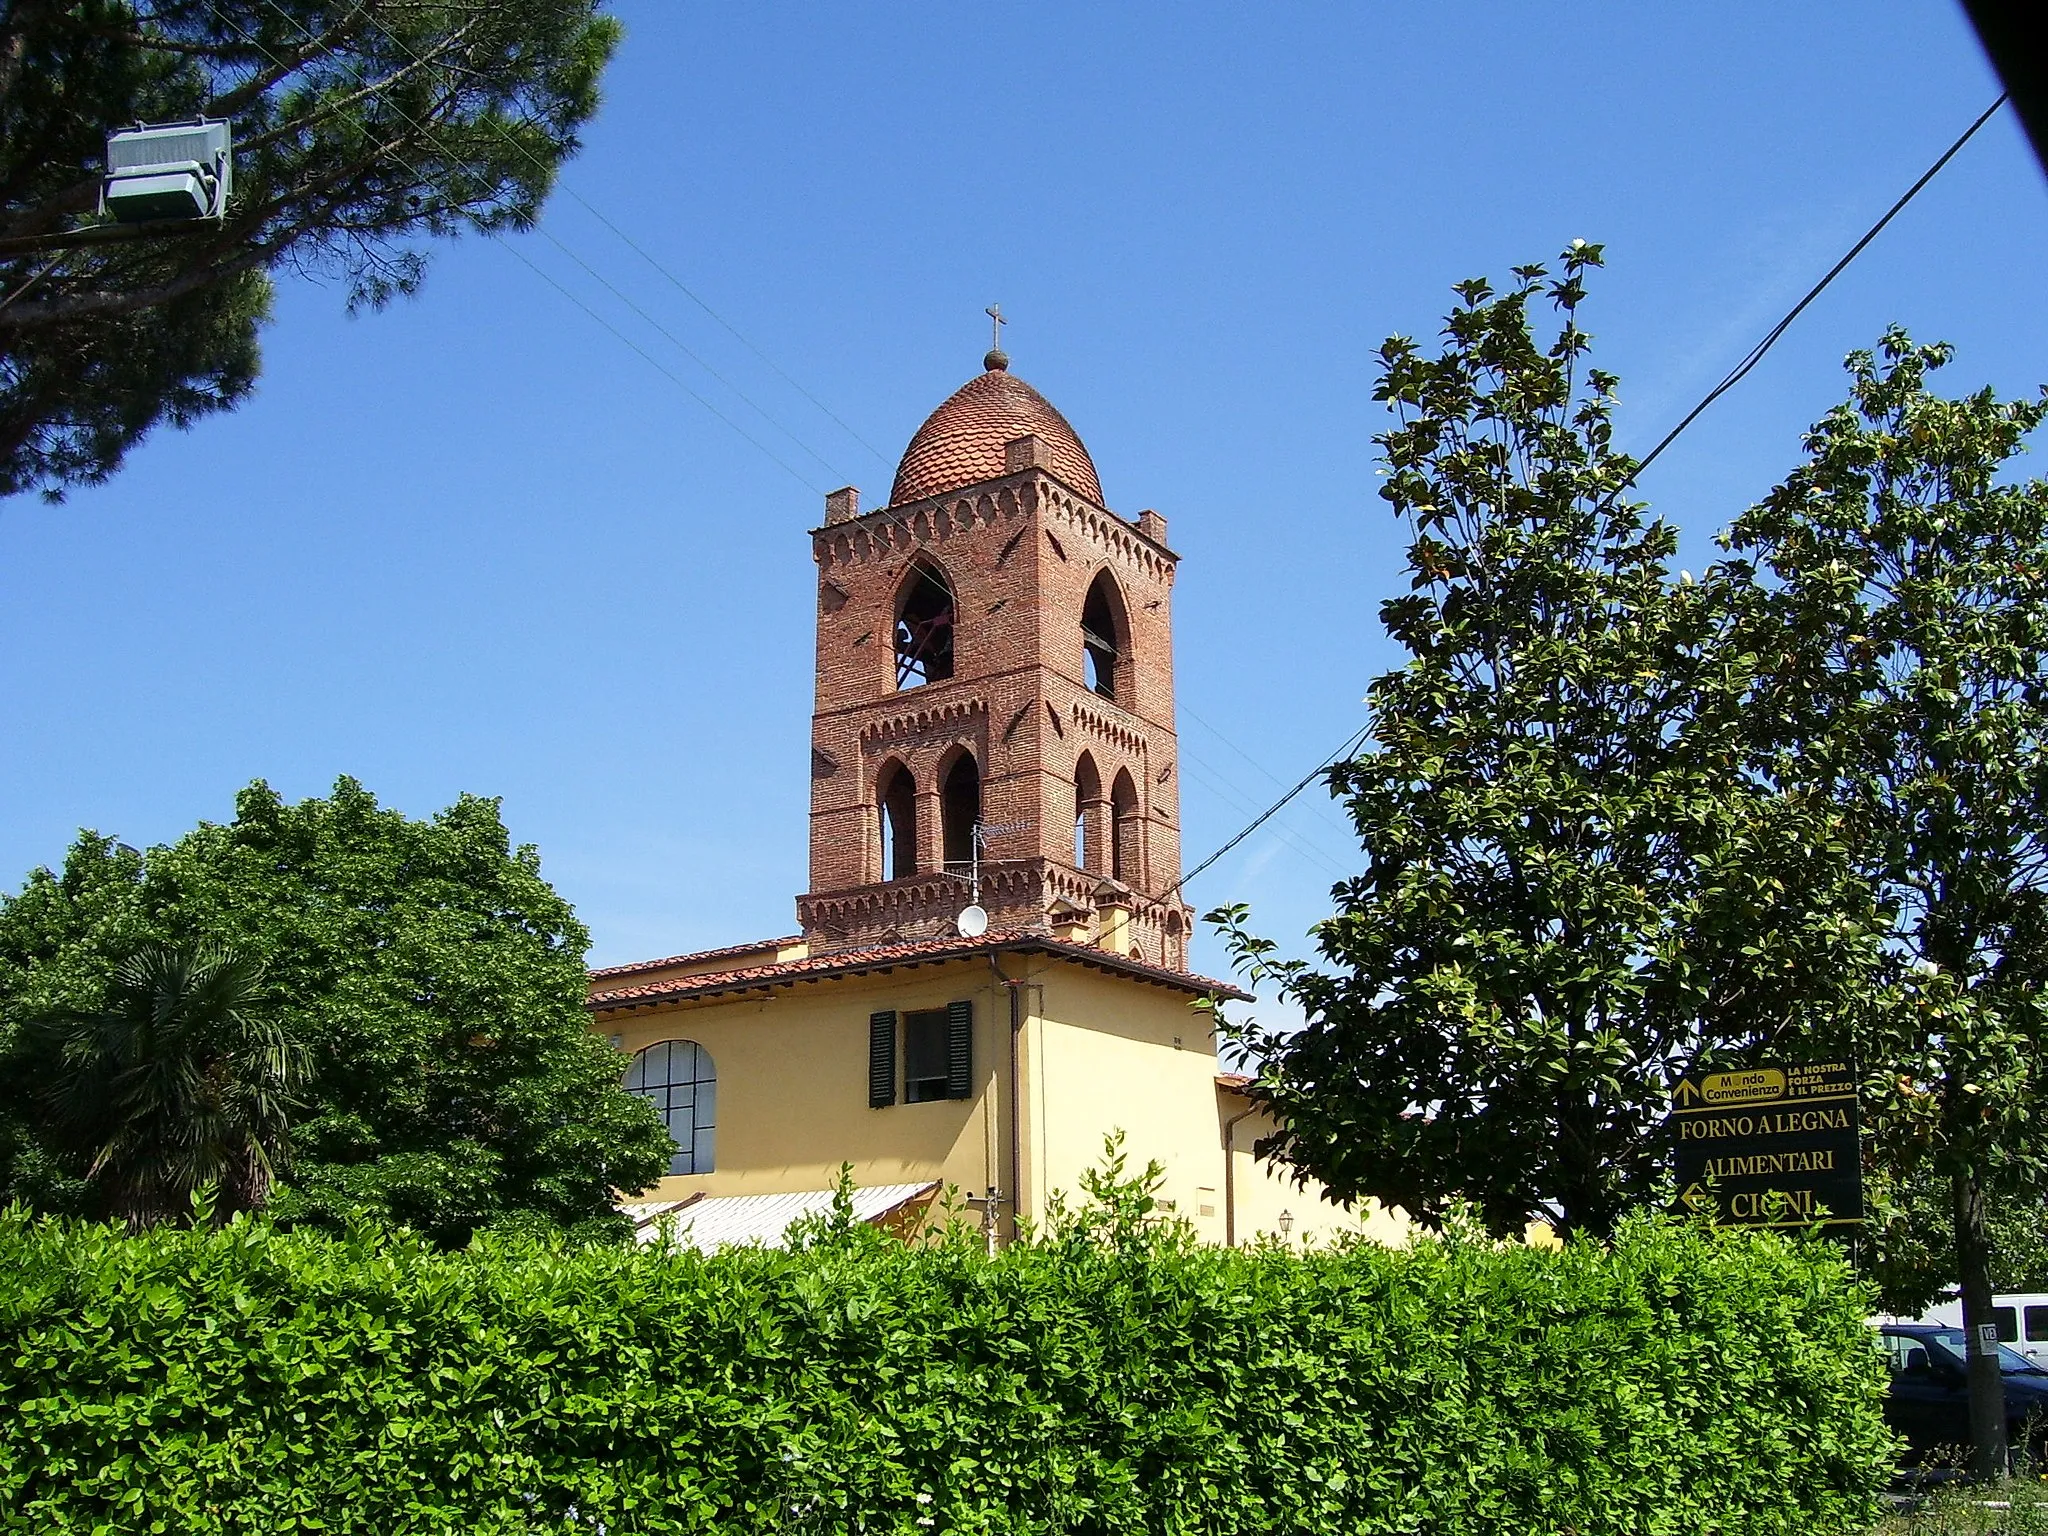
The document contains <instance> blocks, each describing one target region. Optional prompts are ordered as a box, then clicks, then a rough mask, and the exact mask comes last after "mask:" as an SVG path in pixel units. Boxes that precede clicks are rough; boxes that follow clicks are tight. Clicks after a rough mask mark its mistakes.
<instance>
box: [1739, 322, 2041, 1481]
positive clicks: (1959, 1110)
mask: <svg viewBox="0 0 2048 1536" xmlns="http://www.w3.org/2000/svg"><path fill="white" fill-rule="evenodd" d="M1948 360H1949V349H1948V348H1947V347H1945V346H1916V345H1914V344H1913V343H1912V341H1911V340H1910V339H1909V338H1908V337H1907V336H1906V335H1904V334H1903V333H1902V332H1899V331H1897V330H1893V331H1891V332H1889V333H1887V335H1886V336H1885V338H1884V341H1883V343H1882V345H1881V346H1880V348H1879V349H1878V350H1877V351H1876V352H1875V353H1871V352H1859V353H1856V354H1854V355H1853V356H1852V357H1851V358H1850V359H1849V371H1850V374H1851V378H1852V384H1851V389H1850V394H1849V399H1848V401H1847V402H1846V403H1845V404H1843V405H1841V406H1838V407H1837V408H1836V409H1835V410H1833V411H1831V412H1830V413H1829V414H1828V415H1827V417H1826V418H1825V419H1824V420H1822V421H1821V422H1820V424H1819V425H1818V426H1816V427H1815V428H1814V429H1813V430H1812V431H1811V432H1810V433H1809V434H1808V437H1807V453H1808V457H1807V462H1806V463H1805V464H1803V465H1801V466H1800V468H1799V469H1798V470H1797V471H1796V472H1795V473H1793V474H1792V475H1791V476H1790V477H1789V478H1788V479H1787V480H1786V481H1785V483H1784V484H1783V485H1781V486H1779V487H1778V488H1777V489H1776V490H1775V491H1773V492H1772V493H1771V494H1770V496H1768V497H1767V498H1766V499H1765V500H1764V501H1763V502H1762V503H1761V504H1760V505H1758V506H1756V507H1753V508H1752V509H1750V511H1749V512H1747V513H1746V514H1745V515H1744V516H1743V517H1742V518H1741V519H1740V520H1739V521H1738V522H1737V523H1736V524H1735V526H1734V528H1733V529H1732V530H1731V531H1730V533H1729V535H1728V539H1727V542H1728V544H1729V546H1730V547H1731V549H1732V550H1733V551H1734V552H1735V553H1736V555H1737V556H1738V557H1739V558H1738V560H1737V561H1736V562H1735V564H1734V565H1733V566H1732V567H1731V570H1730V573H1729V574H1730V579H1731V581H1735V582H1739V583H1741V584H1742V586H1743V590H1744V597H1745V608H1746V611H1745V614H1744V616H1743V621H1742V624H1743V630H1744V634H1745V637H1746V643H1747V644H1748V645H1749V646H1750V647H1751V648H1752V649H1753V651H1754V652H1755V654H1756V655H1757V656H1758V658H1759V660H1760V662H1761V667H1760V670H1759V672H1758V675H1757V681H1756V685H1755V706H1756V707H1755V709H1754V711H1753V714H1752V718H1753V720H1755V721H1758V722H1762V723H1764V724H1766V725H1767V726H1768V727H1769V728H1770V731H1769V736H1768V739H1766V740H1765V741H1764V742H1763V744H1762V745H1763V747H1764V749H1765V750H1766V751H1767V752H1768V753H1769V754H1770V757H1769V772H1770V773H1771V775H1772V777H1773V778H1774V779H1775V780H1776V781H1777V782H1779V783H1780V784H1782V785H1783V786H1784V787H1785V790H1786V792H1787V793H1788V794H1789V795H1799V796H1804V797H1807V798H1809V799H1811V800H1814V801H1818V802H1824V803H1826V804H1828V805H1829V806H1831V807H1832V808H1833V809H1834V811H1835V812H1836V813H1837V814H1839V815H1840V816H1842V817H1843V818H1844V819H1845V821H1846V822H1847V823H1848V824H1849V825H1850V826H1851V827H1852V828H1853V830H1854V843H1855V848H1856V854H1857V859H1858V865H1859V870H1860V873H1861V875H1862V877H1863V878H1864V880H1865V881H1866V882H1867V883H1868V885H1869V886H1870V888H1871V890H1872V891H1873V893H1874V894H1875V897H1876V899H1877V900H1878V901H1879V902H1880V904H1881V905H1882V908H1883V910H1884V913H1885V916H1886V919H1887V927H1886V930H1885V943H1886V950H1887V954H1888V959H1889V960H1890V962H1891V964H1890V974H1889V976H1888V978H1887V981H1886V985H1885V986H1884V987H1883V988H1882V989H1881V990H1880V991H1879V992H1878V994H1877V996H1878V998H1879V1000H1880V1001H1881V1003H1882V1006H1879V1007H1873V1008H1869V1009H1862V1010H1857V1011H1855V1012H1854V1013H1853V1014H1849V1015H1845V1016H1844V1017H1845V1019H1846V1020H1847V1021H1848V1022H1849V1023H1850V1024H1852V1025H1853V1026H1854V1027H1853V1028H1851V1029H1850V1030H1848V1031H1847V1032H1845V1034H1844V1035H1843V1036H1842V1037H1841V1039H1842V1043H1843V1045H1844V1046H1845V1047H1846V1048H1847V1049H1848V1050H1849V1051H1851V1052H1853V1054H1854V1055H1855V1056H1856V1057H1857V1059H1859V1060H1860V1061H1861V1062H1862V1063H1863V1064H1864V1066H1865V1067H1866V1068H1867V1073H1866V1079H1865V1082H1864V1091H1863V1103H1864V1114H1865V1119H1866V1124H1867V1125H1868V1127H1869V1129H1870V1131H1871V1132H1872V1137H1873V1148H1872V1151H1873V1155H1874V1157H1875V1160H1876V1161H1877V1163H1878V1164H1879V1165H1880V1167H1881V1168H1882V1169H1884V1170H1885V1171H1886V1173H1887V1174H1888V1176H1889V1177H1890V1178H1891V1179H1892V1180H1894V1181H1895V1182H1897V1183H1898V1184H1899V1185H1900V1186H1902V1187H1905V1188H1913V1187H1916V1186H1917V1187H1922V1188H1924V1187H1925V1186H1926V1185H1927V1184H1929V1183H1932V1184H1935V1185H1937V1186H1939V1187H1942V1188H1943V1189H1944V1192H1945V1193H1946V1195H1947V1199H1948V1205H1949V1210H1948V1211H1947V1213H1946V1216H1947V1220H1946V1221H1945V1222H1943V1223H1941V1224H1940V1226H1941V1227H1945V1228H1946V1235H1947V1236H1948V1237H1949V1239H1950V1240H1951V1241H1952V1244H1953V1248H1952V1251H1951V1252H1950V1253H1948V1254H1946V1255H1943V1256H1942V1257H1944V1258H1945V1259H1946V1261H1947V1262H1946V1264H1945V1265H1944V1266H1943V1268H1944V1269H1945V1272H1946V1276H1947V1277H1948V1278H1949V1280H1950V1283H1952V1284H1953V1283H1955V1282H1957V1281H1959V1282H1960V1284H1961V1288H1962V1300H1963V1315H1964V1320H1965V1323H1966V1325H1967V1326H1968V1327H1969V1329H1970V1330H1971V1340H1972V1349H1971V1361H1970V1377H1971V1411H1972V1415H1971V1416H1972V1429H1973V1434H1974V1439H1975V1442H1976V1449H1977V1455H1978V1470H1979V1471H1980V1472H1982V1473H1993V1472H1996V1471H1997V1470H1999V1469H2002V1467H2003V1465H2004V1458H2003V1453H2002V1442H2003V1440H2004V1436H2005V1414H2004V1407H2003V1394H2002V1390H2001V1387H2000V1383H1999V1368H1998V1362H1997V1358H1996V1355H1995V1352H1993V1351H1990V1350H1986V1349H1980V1348H1978V1346H1977V1342H1976V1341H1977V1339H1978V1337H1979V1336H1978V1334H1977V1332H1976V1330H1977V1329H1978V1328H1980V1327H1983V1326H1985V1325H1988V1324H1990V1322H1991V1321H1992V1315H1991V1301H1992V1280H1993V1276H1994V1273H1995V1272H1996V1271H1997V1270H1999V1269H2000V1268H2003V1267H2007V1265H2009V1262H2010V1261H2009V1259H2008V1260H2007V1262H2006V1264H2001V1261H2000V1256H1999V1255H1998V1254H1996V1253H1995V1252H1994V1251H1993V1248H1992V1237H1993V1233H1994V1231H1995V1230H1996V1224H1995V1223H1994V1220H1993V1212H1994V1211H1997V1210H2001V1209H2003V1210H2004V1211H2007V1212H2018V1213H2023V1214H2025V1215H2028V1216H2031V1217H2032V1218H2033V1220H2032V1221H2021V1222H2018V1223H2014V1222H2013V1221H2012V1220H2011V1219H2010V1217H2008V1219H2007V1222H2006V1225H2007V1226H2008V1227H2011V1226H2014V1225H2017V1226H2018V1228H2019V1230H2020V1231H2022V1232H2024V1231H2027V1230H2028V1229H2029V1227H2035V1226H2038V1212H2039V1209H2040V1205H2041V1200H2042V1191H2043V1189H2044V1187H2048V1120H2044V1118H2043V1116H2042V1110H2043V1108H2044V1093H2043V1088H2044V1071H2048V1057H2044V1051H2048V1002H2044V999H2043V996H2042V986H2043V983H2044V981H2048V668H2044V657H2048V485H2044V484H2043V483H2042V482H2041V481H2038V480H2035V481H2028V482H2025V483H2014V482H2011V481H2009V480H2005V479H2001V472H2002V471H2003V469H2004V468H2005V466H2006V465H2007V464H2008V462H2009V461H2010V460H2011V459H2012V458H2013V456H2014V455H2015V454H2017V453H2019V452H2020V451H2021V448H2022V445H2023V442H2024V439H2025V438H2026V436H2027V434H2028V433H2029V432H2031V431H2032V430H2033V428H2034V427H2035V426H2037V425H2038V424H2039V423H2040V421H2041V419H2042V417H2043V415H2044V414H2048V405H2043V404H2042V403H2039V402H2006V401H2000V400H1998V399H1996V398H1994V397H1993V395H1992V394H1991V392H1990V391H1988V390H1985V391H1980V392H1978V393H1976V394H1973V395H1970V396H1968V397H1967V398H1964V399H1960V400H1950V399H1943V398H1940V397H1939V396H1936V395H1934V394H1931V393H1930V392H1929V391H1928V389H1927V384H1926V381H1927V376H1928V375H1929V374H1930V373H1932V372H1933V371H1934V370H1936V369H1938V368H1940V367H1941V366H1943V365H1944V364H1945V363H1947V362H1948ZM1910 1241H1911V1239H1910V1237H1908V1239H1907V1242H1908V1243H1910Z"/></svg>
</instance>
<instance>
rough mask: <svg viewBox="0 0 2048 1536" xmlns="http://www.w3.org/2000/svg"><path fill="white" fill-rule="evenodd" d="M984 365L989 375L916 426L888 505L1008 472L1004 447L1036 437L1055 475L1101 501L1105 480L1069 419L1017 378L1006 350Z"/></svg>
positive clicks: (991, 356) (971, 382) (960, 390)
mask: <svg viewBox="0 0 2048 1536" xmlns="http://www.w3.org/2000/svg"><path fill="white" fill-rule="evenodd" d="M987 363H988V368H987V371H986V372H984V373H981V374H978V375H977V376H976V377H974V378H971V379H969V380H968V381H967V382H966V383H965V384H963V385H961V386H960V387H959V388H958V389H956V390H954V391H953V393H952V395H951V396H949V397H948V398H947V400H946V403H945V404H944V405H941V406H940V407H939V408H938V409H937V410H936V411H933V412H932V413H931V415H930V416H928V417H926V418H925V424H924V425H923V426H921V427H919V428H918V429H917V436H915V437H913V438H912V439H911V440H910V446H909V447H908V448H906V449H904V450H903V462H902V463H901V464H899V465H897V466H896V485H895V488H894V489H892V490H891V491H890V492H889V505H891V506H892V507H895V506H901V505H902V504H903V503H905V502H906V501H922V500H923V499H924V498H925V497H927V496H940V495H943V494H945V493H946V492H947V491H957V490H958V489H959V488H960V487H961V486H963V485H976V484H979V483H980V482H981V481H983V480H993V479H995V478H996V477H997V476H999V475H1003V474H1006V473H1007V472H1008V470H1007V468H1006V466H1005V464H1004V460H1003V445H1004V444H1006V443H1009V442H1013V441H1014V440H1016V439H1017V438H1020V437H1025V436H1035V437H1037V438H1038V439H1039V441H1041V442H1042V443H1044V444H1045V446H1046V450H1047V452H1048V453H1049V454H1050V455H1051V459H1052V463H1051V468H1052V471H1053V473H1054V474H1056V475H1058V476H1059V477H1060V478H1061V479H1062V480H1064V481H1066V482H1067V484H1069V485H1071V486H1072V487H1073V488H1074V489H1075V490H1077V491H1079V492H1080V493H1081V494H1082V495H1084V496H1086V497H1087V498H1088V499H1089V500H1090V501H1092V502H1094V503H1096V504H1097V505H1098V506H1100V505H1101V504H1102V483H1101V482H1100V481H1099V480H1097V479H1096V478H1095V461H1094V460H1093V459H1091V458H1089V457H1088V450H1087V449H1086V448H1084V447H1082V446H1081V439H1080V438H1079V437H1078V436H1076V435H1075V433H1074V429H1073V428H1072V427H1070V426H1069V425H1067V418H1066V417H1064V416H1062V415H1061V414H1060V413H1059V412H1058V411H1057V410H1056V409H1054V407H1053V403H1052V402H1051V401H1050V400H1048V399H1046V398H1045V396H1043V395H1041V394H1040V393H1039V392H1038V391H1037V390H1035V389H1033V388H1032V387H1031V386H1030V385H1029V384H1026V383H1025V382H1024V381H1023V380H1022V379H1020V378H1017V377H1016V376H1015V375H1013V374H1012V373H1011V372H1010V360H1009V359H1008V358H1007V357H1005V356H1003V354H1002V353H1000V352H991V353H989V355H988V358H987Z"/></svg>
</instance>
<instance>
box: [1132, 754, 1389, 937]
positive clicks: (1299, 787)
mask: <svg viewBox="0 0 2048 1536" xmlns="http://www.w3.org/2000/svg"><path fill="white" fill-rule="evenodd" d="M1371 733H1372V726H1371V725H1370V724H1367V725H1362V726H1360V727H1359V728H1358V729H1357V730H1355V731H1353V732H1352V733H1351V734H1350V735H1349V736H1346V737H1345V738H1344V745H1342V746H1341V747H1339V748H1338V749H1337V750H1336V751H1334V752H1332V753H1331V754H1330V755H1329V756H1328V757H1326V758H1324V759H1323V760H1322V761H1321V762H1320V763H1317V764H1316V765H1315V767H1313V768H1312V769H1310V770H1309V772H1308V774H1307V775H1306V776H1305V777H1304V778H1303V779H1302V781H1301V782H1300V783H1299V784H1296V785H1295V786H1294V788H1292V789H1290V790H1288V791H1287V793H1286V794H1284V795H1282V796H1281V797H1280V798H1279V799H1278V800H1275V801H1274V802H1273V803H1272V804H1271V805H1269V806H1267V807H1266V808H1265V810H1263V811H1261V812H1260V813H1259V814H1258V816H1257V817H1256V818H1255V819H1254V820H1253V821H1252V822H1251V824H1250V825H1249V826H1247V827H1246V828H1245V829H1244V830H1243V831H1242V832H1239V833H1238V834H1237V836H1235V837H1233V838H1231V839H1230V841H1229V842H1227V843H1225V844H1224V845H1223V846H1222V847H1221V848H1218V849H1217V850H1216V851H1215V852H1214V853H1212V854H1210V855H1209V857H1207V858H1206V859H1204V860H1202V862H1201V863H1199V864H1197V865H1196V866H1195V867H1194V868H1193V869H1191V870H1189V871H1188V872H1187V873H1186V874H1184V875H1182V876H1181V877H1180V878H1179V879H1178V880H1176V881H1174V882H1173V884H1171V885H1169V886H1168V887H1167V888H1166V889H1165V890H1163V891H1161V892H1160V893H1159V895H1158V896H1157V897H1156V898H1155V899H1156V900H1158V901H1162V902H1164V901H1166V900H1168V899H1169V898H1170V897H1172V896H1173V895H1174V894H1175V893H1176V892H1177V891H1179V890H1180V888H1181V887H1182V886H1184V885H1186V884H1187V883H1188V882H1189V881H1190V880H1192V879H1194V878H1195V876H1197V875H1199V874H1200V873H1201V872H1202V871H1203V870H1205V869H1207V868H1208V867H1209V866H1210V865H1211V864H1214V863H1215V862H1216V861H1217V860H1218V859H1220V858H1222V857H1223V855H1225V854H1226V853H1228V852H1230V850H1231V849H1233V848H1235V847H1236V846H1237V845H1238V844H1239V843H1241V842H1243V841H1244V840H1245V839H1246V838H1248V837H1250V836H1251V835H1252V834H1253V833H1254V832H1256V831H1258V830H1259V828H1260V827H1263V826H1264V825H1265V824H1266V823H1267V822H1269V821H1271V820H1272V819H1273V818H1274V817H1275V816H1277V815H1278V814H1279V813H1280V810H1281V808H1282V807H1283V806H1285V805H1286V804H1287V802H1288V801H1290V800H1292V799H1293V798H1294V797H1295V796H1296V795H1298V794H1300V793H1301V792H1302V791H1303V790H1304V789H1307V788H1308V787H1309V785H1311V784H1313V783H1315V781H1316V780H1317V779H1319V778H1321V777H1322V775H1323V773H1324V772H1325V771H1326V770H1327V769H1328V768H1329V767H1330V765H1331V764H1332V763H1335V762H1338V761H1339V760H1341V759H1342V758H1345V757H1347V756H1349V755H1350V754H1351V753H1352V752H1354V751H1356V750H1357V748H1358V746H1359V745H1360V743H1362V742H1363V741H1364V740H1365V738H1366V737H1367V736H1369V735H1370V734H1371Z"/></svg>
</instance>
